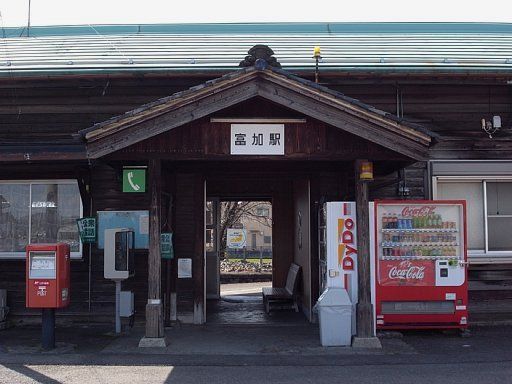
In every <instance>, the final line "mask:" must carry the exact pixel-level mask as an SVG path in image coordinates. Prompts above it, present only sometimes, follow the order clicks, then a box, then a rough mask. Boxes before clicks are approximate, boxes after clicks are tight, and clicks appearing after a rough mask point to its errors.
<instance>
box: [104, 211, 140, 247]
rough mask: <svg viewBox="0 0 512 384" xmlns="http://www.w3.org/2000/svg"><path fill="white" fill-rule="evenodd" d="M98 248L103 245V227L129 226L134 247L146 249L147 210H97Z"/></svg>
mask: <svg viewBox="0 0 512 384" xmlns="http://www.w3.org/2000/svg"><path fill="white" fill-rule="evenodd" d="M97 215H98V248H99V249H104V247H105V229H111V228H129V229H132V230H133V232H134V234H135V248H136V249H148V245H149V211H98V213H97Z"/></svg>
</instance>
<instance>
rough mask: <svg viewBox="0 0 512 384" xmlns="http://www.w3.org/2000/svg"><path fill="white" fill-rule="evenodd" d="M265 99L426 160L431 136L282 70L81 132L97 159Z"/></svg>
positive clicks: (239, 74)
mask: <svg viewBox="0 0 512 384" xmlns="http://www.w3.org/2000/svg"><path fill="white" fill-rule="evenodd" d="M257 96H260V97H263V98H265V99H268V100H271V101H273V102H275V103H278V104H280V105H283V106H285V107H287V108H290V109H293V110H296V111H298V112H301V113H303V114H304V115H306V116H311V117H313V118H315V119H317V120H320V121H323V122H325V123H327V124H330V125H332V126H334V127H337V128H339V129H342V130H344V131H346V132H349V133H351V134H354V135H356V136H359V137H361V138H364V139H366V140H368V141H371V142H374V143H376V144H379V145H381V146H384V147H387V148H389V149H391V150H393V151H396V152H398V153H401V154H403V155H406V156H408V157H410V158H412V159H417V160H423V159H425V158H426V157H427V152H428V148H429V146H430V144H431V141H432V137H433V136H434V135H433V134H431V133H429V132H428V131H426V130H425V129H418V128H416V127H413V126H411V125H408V124H406V123H404V122H403V121H400V120H398V119H396V118H394V117H393V116H391V115H389V114H387V113H385V112H383V111H380V110H377V109H375V108H373V107H372V106H369V105H366V104H363V103H361V102H359V101H357V100H354V99H351V98H348V97H346V96H344V95H343V94H340V93H338V92H335V91H332V90H330V89H328V88H325V87H322V86H319V85H317V84H315V83H311V82H309V81H307V80H304V79H300V78H297V77H295V76H293V75H291V74H289V73H287V72H285V71H283V70H279V69H274V68H270V67H266V68H264V69H256V68H254V67H251V68H245V69H242V70H239V71H236V72H233V73H231V74H228V75H226V76H223V77H221V78H219V79H216V80H213V81H209V82H206V83H204V84H201V85H199V86H197V87H194V88H191V89H189V90H187V91H184V92H179V93H177V94H174V95H172V96H169V97H166V98H163V99H160V100H157V101H156V102H154V103H151V104H147V105H143V106H141V107H140V108H137V109H135V110H132V111H130V112H127V113H125V114H123V115H120V116H116V117H114V118H112V119H109V120H107V121H105V122H103V123H100V124H97V125H95V126H93V127H91V128H89V129H86V130H83V131H81V134H82V136H83V137H84V138H85V141H86V143H87V152H88V156H89V157H90V158H99V157H102V156H105V155H107V154H110V153H112V152H115V151H118V150H120V149H122V148H126V147H128V146H130V145H133V144H135V143H137V142H140V141H142V140H145V139H148V138H150V137H153V136H156V135H158V134H161V133H163V132H166V131H169V130H171V129H173V128H176V127H179V126H182V125H184V124H186V123H189V122H191V121H194V120H196V119H199V118H202V117H205V116H208V115H210V114H212V113H214V112H217V111H219V110H222V109H225V108H227V107H230V106H232V105H235V104H238V103H240V102H243V101H245V100H248V99H251V98H254V97H257Z"/></svg>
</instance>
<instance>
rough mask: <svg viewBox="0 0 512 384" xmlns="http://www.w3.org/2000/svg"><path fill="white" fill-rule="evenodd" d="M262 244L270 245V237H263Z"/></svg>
mask: <svg viewBox="0 0 512 384" xmlns="http://www.w3.org/2000/svg"><path fill="white" fill-rule="evenodd" d="M263 242H264V243H265V244H270V243H271V242H272V237H271V236H264V237H263Z"/></svg>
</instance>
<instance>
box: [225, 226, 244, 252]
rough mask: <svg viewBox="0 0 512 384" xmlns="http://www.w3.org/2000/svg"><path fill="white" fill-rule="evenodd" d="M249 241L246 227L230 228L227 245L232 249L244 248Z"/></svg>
mask: <svg viewBox="0 0 512 384" xmlns="http://www.w3.org/2000/svg"><path fill="white" fill-rule="evenodd" d="M246 242H247V233H246V231H245V229H236V228H228V232H227V239H226V243H227V247H228V248H231V249H243V248H245V245H246Z"/></svg>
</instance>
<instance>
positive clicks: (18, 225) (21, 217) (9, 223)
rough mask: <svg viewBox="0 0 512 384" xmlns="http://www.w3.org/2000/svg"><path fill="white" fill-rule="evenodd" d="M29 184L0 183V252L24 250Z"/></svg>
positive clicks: (27, 235) (26, 234)
mask: <svg viewBox="0 0 512 384" xmlns="http://www.w3.org/2000/svg"><path fill="white" fill-rule="evenodd" d="M29 200H30V185H29V184H0V252H1V253H4V252H25V246H26V245H27V243H28V237H29V234H28V226H29V212H30V210H29V206H30V203H29Z"/></svg>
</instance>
